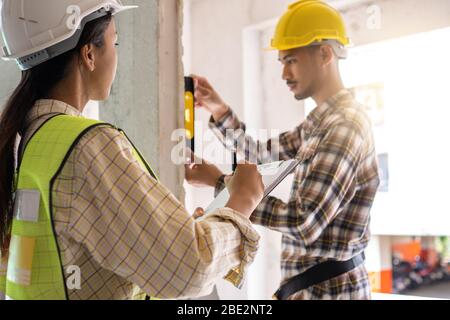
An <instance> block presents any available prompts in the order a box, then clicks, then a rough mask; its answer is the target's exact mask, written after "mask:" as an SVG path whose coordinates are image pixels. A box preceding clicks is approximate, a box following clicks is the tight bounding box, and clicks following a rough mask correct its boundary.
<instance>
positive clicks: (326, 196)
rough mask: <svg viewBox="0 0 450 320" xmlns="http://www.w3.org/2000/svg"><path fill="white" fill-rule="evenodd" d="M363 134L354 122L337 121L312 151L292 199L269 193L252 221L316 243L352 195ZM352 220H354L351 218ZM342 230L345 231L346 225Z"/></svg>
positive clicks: (299, 239)
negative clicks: (287, 201)
mask: <svg viewBox="0 0 450 320" xmlns="http://www.w3.org/2000/svg"><path fill="white" fill-rule="evenodd" d="M362 142H363V138H362V137H361V135H360V134H359V132H358V131H357V130H356V129H354V128H353V126H352V124H351V123H348V124H346V123H344V124H340V125H336V126H334V127H333V128H331V129H329V130H328V131H326V132H325V133H324V137H323V139H322V140H321V142H320V143H319V145H318V146H317V150H316V152H313V153H312V156H311V158H310V159H305V161H311V165H309V166H305V167H307V168H308V170H309V171H308V172H307V173H306V174H305V178H304V179H303V181H300V182H299V183H300V185H299V186H298V188H297V189H296V193H297V194H296V195H295V197H293V198H292V199H293V200H291V201H290V202H289V203H284V202H283V201H281V200H279V199H276V198H273V197H269V198H267V199H266V200H264V201H263V202H262V203H261V205H260V206H259V207H258V208H257V210H256V211H255V213H254V214H253V216H252V221H253V222H254V223H256V224H260V225H263V226H266V227H268V228H271V229H273V230H276V231H279V232H282V233H283V234H284V235H285V236H288V237H291V238H293V239H294V240H296V241H300V242H302V243H303V244H304V246H308V245H310V244H312V243H314V242H315V241H316V240H317V239H318V238H319V236H320V235H321V234H322V232H323V231H324V230H325V229H326V228H327V227H328V226H329V224H330V223H331V222H332V221H333V220H334V219H335V218H336V216H337V215H338V213H339V211H340V209H341V208H342V207H343V206H344V205H346V203H348V201H349V199H351V198H352V196H353V195H351V194H349V190H353V191H354V188H352V186H353V185H354V184H355V181H356V169H355V168H358V163H359V161H360V158H361V149H362ZM349 223H352V222H351V221H350V222H349ZM342 230H344V231H345V229H344V228H343V229H342Z"/></svg>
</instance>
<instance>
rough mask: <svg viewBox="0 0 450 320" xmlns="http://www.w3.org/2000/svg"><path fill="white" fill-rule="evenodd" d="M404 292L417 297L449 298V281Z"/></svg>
mask: <svg viewBox="0 0 450 320" xmlns="http://www.w3.org/2000/svg"><path fill="white" fill-rule="evenodd" d="M406 294H407V295H413V296H419V297H430V298H439V299H450V281H449V282H445V283H439V284H435V285H432V286H427V287H423V288H419V289H416V290H411V291H408V292H407V293H406Z"/></svg>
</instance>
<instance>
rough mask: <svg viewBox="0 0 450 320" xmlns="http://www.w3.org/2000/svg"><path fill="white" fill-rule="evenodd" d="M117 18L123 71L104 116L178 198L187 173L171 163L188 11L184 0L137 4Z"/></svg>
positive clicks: (178, 123) (178, 118) (179, 122)
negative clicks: (184, 12)
mask: <svg viewBox="0 0 450 320" xmlns="http://www.w3.org/2000/svg"><path fill="white" fill-rule="evenodd" d="M128 3H134V4H136V5H139V9H138V10H135V11H134V12H133V13H124V14H122V15H119V16H118V17H117V22H118V30H119V42H120V47H119V56H120V58H119V61H120V62H119V68H118V72H117V78H116V81H115V84H114V87H113V90H112V95H111V97H110V99H109V100H108V101H106V102H104V103H102V104H101V106H100V118H101V119H102V120H106V121H109V122H112V123H115V124H117V125H118V126H120V127H122V128H123V129H124V130H125V131H126V132H127V133H128V135H129V136H130V138H131V139H132V140H133V141H135V143H136V145H137V146H138V147H139V148H140V149H141V151H142V153H143V154H144V155H145V157H146V158H147V159H148V161H149V162H150V164H151V166H152V167H153V169H154V170H155V171H156V172H157V174H158V175H159V177H160V179H161V181H162V182H163V183H164V184H165V185H166V186H167V187H169V188H170V189H171V190H172V191H173V192H174V193H175V194H176V195H177V196H181V195H182V194H183V191H182V181H183V171H182V170H181V168H180V167H176V166H175V165H174V164H173V162H172V161H171V159H170V154H171V149H172V147H173V146H174V144H173V143H170V139H171V134H172V132H173V131H174V130H175V129H177V128H179V127H180V126H181V127H182V119H183V118H182V116H183V113H182V111H183V102H182V101H183V100H182V94H183V82H182V79H183V78H182V76H183V70H182V63H181V30H182V28H181V26H182V7H181V2H180V1H178V0H150V1H149V0H135V1H128Z"/></svg>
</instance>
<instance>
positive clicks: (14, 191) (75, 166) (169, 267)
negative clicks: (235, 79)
mask: <svg viewBox="0 0 450 320" xmlns="http://www.w3.org/2000/svg"><path fill="white" fill-rule="evenodd" d="M23 2H24V5H23V8H25V10H30V12H28V14H27V12H25V13H26V14H25V15H24V16H16V17H15V16H13V15H14V12H21V11H20V10H14V9H15V6H17V5H18V3H19V4H20V2H18V1H15V0H4V1H3V8H2V30H3V32H4V39H5V42H6V44H7V46H6V50H5V51H6V52H5V53H6V56H7V57H8V58H10V59H15V60H16V61H17V62H18V64H19V66H20V67H21V69H22V70H24V71H22V80H21V82H20V84H19V85H18V87H17V88H16V90H15V91H14V93H13V94H12V96H11V97H10V99H9V100H8V102H7V104H6V107H5V108H4V111H3V114H2V117H1V122H0V137H1V138H0V195H1V198H0V217H1V224H0V241H1V242H0V245H1V248H2V250H1V252H2V256H1V257H2V260H1V261H2V265H1V266H0V292H1V293H0V294H3V296H4V298H6V299H132V298H135V297H136V296H139V297H142V294H139V295H137V293H141V292H140V291H139V290H137V289H141V290H142V291H143V292H144V293H145V294H146V295H148V296H152V297H157V298H163V299H165V298H185V297H192V296H202V295H205V294H207V293H208V291H209V290H210V289H211V286H212V285H213V283H214V282H215V281H216V280H217V279H219V278H221V277H225V276H226V277H227V279H228V280H230V281H232V282H233V283H234V284H235V285H236V286H239V285H240V284H241V283H242V279H243V276H244V273H245V271H246V269H247V266H248V265H249V264H250V263H251V262H252V261H253V258H254V256H255V253H256V249H257V244H258V239H259V237H258V235H257V233H256V232H255V230H254V229H253V228H252V226H251V224H250V222H249V217H250V215H251V213H252V211H253V210H254V209H255V208H256V206H257V204H258V203H259V202H260V200H261V199H262V194H263V185H262V179H261V176H260V175H259V174H258V172H257V169H256V167H255V166H252V165H241V166H240V167H239V168H238V170H237V172H236V175H235V177H234V179H233V180H232V181H231V182H230V193H231V197H230V201H229V203H228V204H227V208H224V209H220V210H217V211H216V212H214V213H212V214H210V215H208V216H207V217H206V218H205V219H204V220H202V221H201V222H198V221H197V222H196V221H195V220H194V219H193V218H192V217H191V216H190V215H189V214H188V212H187V211H186V210H185V209H184V207H183V206H182V205H181V204H180V202H179V201H178V200H177V199H176V198H175V197H174V196H173V195H172V194H171V193H170V192H169V191H168V190H167V189H166V188H165V187H164V186H163V185H161V184H160V183H159V182H158V181H157V178H156V177H155V175H154V174H153V172H152V171H151V169H150V168H149V166H148V165H147V164H146V163H145V160H144V159H143V158H142V157H141V156H140V155H139V153H138V152H137V150H136V149H135V148H134V147H133V145H132V144H131V143H130V142H129V140H128V139H127V138H126V136H125V135H124V134H123V132H121V131H118V130H117V129H116V128H114V127H113V126H111V125H108V124H104V123H99V122H94V121H91V120H87V119H83V118H82V117H81V112H82V111H83V109H84V107H85V106H86V104H87V103H88V101H89V100H105V99H107V98H108V96H109V94H110V89H111V85H112V83H113V81H114V77H115V74H116V67H117V52H116V46H117V33H116V27H115V22H114V18H113V14H116V13H118V12H120V11H123V10H125V9H128V7H125V6H123V5H122V4H121V3H120V1H118V0H96V1H95V0H94V1H91V2H90V5H89V6H88V7H86V6H85V4H86V2H85V1H81V0H45V1H44V0H41V1H39V3H38V4H39V7H38V8H36V7H33V6H36V5H37V4H36V3H37V1H35V0H25V1H23ZM82 3H84V7H83V4H82ZM78 5H80V6H79V7H78ZM68 8H77V10H75V11H74V12H77V13H78V14H80V16H79V19H75V20H73V19H72V20H70V21H72V22H73V21H77V22H76V23H75V24H74V25H72V26H70V24H69V23H68V24H67V28H62V29H61V28H59V29H55V30H53V31H52V39H50V41H48V42H46V43H43V44H42V43H41V44H39V45H37V46H36V45H35V43H36V41H37V40H36V39H34V40H35V41H27V40H29V39H24V37H28V36H29V34H33V35H34V34H46V33H45V32H43V31H45V30H37V31H40V33H39V32H34V33H32V32H30V28H31V29H32V28H45V25H46V21H47V19H48V21H47V24H48V25H49V26H53V25H52V23H54V22H55V21H64V18H63V19H61V17H67V12H69V11H68V10H67V9H68ZM39 12H42V14H41V16H40V15H39ZM50 13H51V14H50ZM53 15H55V18H54V19H52V16H53ZM58 15H59V16H58ZM28 17H33V21H32V20H31V19H29V18H28ZM19 20H20V21H19ZM50 20H52V21H50ZM24 21H26V24H24ZM67 22H69V20H67ZM24 25H26V28H28V29H27V30H26V31H27V32H23V33H20V32H18V31H17V30H18V29H17V26H19V27H23V26H24ZM43 26H44V27H43ZM48 29H51V27H48ZM61 30H62V31H61ZM35 31H36V30H35ZM46 32H47V33H50V31H49V30H46ZM58 32H61V34H60V37H59V38H58V37H57V36H58V34H57V33H58ZM55 39H57V40H55ZM58 39H59V40H58ZM41 42H43V41H41ZM20 44H24V45H20ZM27 46H28V47H27ZM18 136H19V137H20V138H21V142H20V146H19V147H17V137H18ZM16 168H17V169H18V170H17V176H16V178H15V176H14V173H15V171H16ZM211 168H212V170H214V169H213V167H212V166H211ZM217 174H220V172H217Z"/></svg>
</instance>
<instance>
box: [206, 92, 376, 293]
mask: <svg viewBox="0 0 450 320" xmlns="http://www.w3.org/2000/svg"><path fill="white" fill-rule="evenodd" d="M210 128H211V129H212V130H213V131H214V133H215V134H216V135H217V136H218V137H219V139H220V140H221V142H222V143H223V144H224V145H225V146H226V147H228V148H229V147H230V146H231V147H232V146H234V145H235V141H243V139H242V131H245V129H246V127H245V124H244V123H242V122H240V121H239V120H238V118H237V116H236V115H235V114H234V113H233V112H232V111H230V112H229V113H228V114H227V115H225V116H224V117H223V118H222V119H220V121H218V122H214V121H213V120H211V123H210ZM230 129H241V130H237V131H236V130H233V134H231V132H230ZM227 131H228V132H227ZM239 131H240V132H239ZM230 138H231V139H230ZM230 140H234V141H230ZM277 150H279V160H288V159H293V158H297V159H299V160H301V165H300V166H299V167H298V168H297V170H296V172H295V179H294V183H293V186H292V191H291V196H290V200H289V202H288V203H284V202H283V201H281V200H279V199H276V198H273V197H269V198H267V199H266V200H264V201H263V202H262V203H261V205H260V206H259V207H258V208H257V210H256V211H255V213H254V214H253V217H252V221H253V222H254V223H256V224H259V225H262V226H265V227H268V228H270V229H272V230H275V231H279V232H281V233H282V234H283V241H282V256H281V269H282V278H283V282H285V281H286V280H288V279H290V278H292V277H293V276H296V275H298V274H300V273H303V272H304V271H306V270H307V269H309V268H311V267H313V266H314V265H317V264H318V263H321V262H324V261H326V260H338V261H345V260H349V259H351V258H352V257H354V256H356V255H358V254H359V253H361V252H363V251H364V250H365V248H366V247H367V244H368V241H369V238H370V231H369V222H370V209H371V206H372V203H373V201H374V198H375V194H376V192H377V188H378V186H379V182H380V180H379V175H378V165H377V154H376V152H375V146H374V140H373V135H372V130H371V124H370V120H369V118H368V116H367V115H366V113H365V112H364V109H363V107H362V106H360V105H359V104H357V103H356V102H355V101H354V99H353V96H352V95H351V94H350V92H349V91H348V90H342V91H340V92H339V93H338V94H336V95H335V96H333V97H332V98H330V99H329V100H328V101H326V102H325V103H324V104H322V105H321V106H318V107H317V108H316V109H315V110H313V111H312V112H311V114H310V115H309V116H308V118H307V119H306V121H305V122H303V123H302V124H301V125H300V126H298V127H297V128H295V129H294V130H293V131H291V132H287V133H283V134H281V135H280V136H279V137H277V138H275V139H271V140H269V141H267V142H255V141H254V140H252V138H251V137H249V136H246V137H245V146H242V145H241V144H240V143H239V144H238V154H239V158H240V159H242V158H243V157H244V154H242V152H245V157H246V159H250V160H251V159H257V161H258V163H259V164H261V163H267V162H271V161H274V160H277V159H276V158H274V157H273V153H275V155H278V152H274V151H277ZM267 151H269V152H267ZM222 188H224V184H223V179H221V181H219V183H218V186H217V188H216V189H217V190H216V191H218V190H220V189H222ZM369 298H370V285H369V280H368V276H367V272H366V270H365V267H364V266H361V267H359V268H357V269H355V270H353V271H351V272H349V273H347V274H345V275H343V276H340V277H338V278H335V279H331V280H330V281H326V282H324V283H321V284H319V285H316V286H313V287H311V288H309V289H307V290H303V291H301V292H298V293H296V294H294V295H293V296H291V297H290V299H369Z"/></svg>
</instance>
